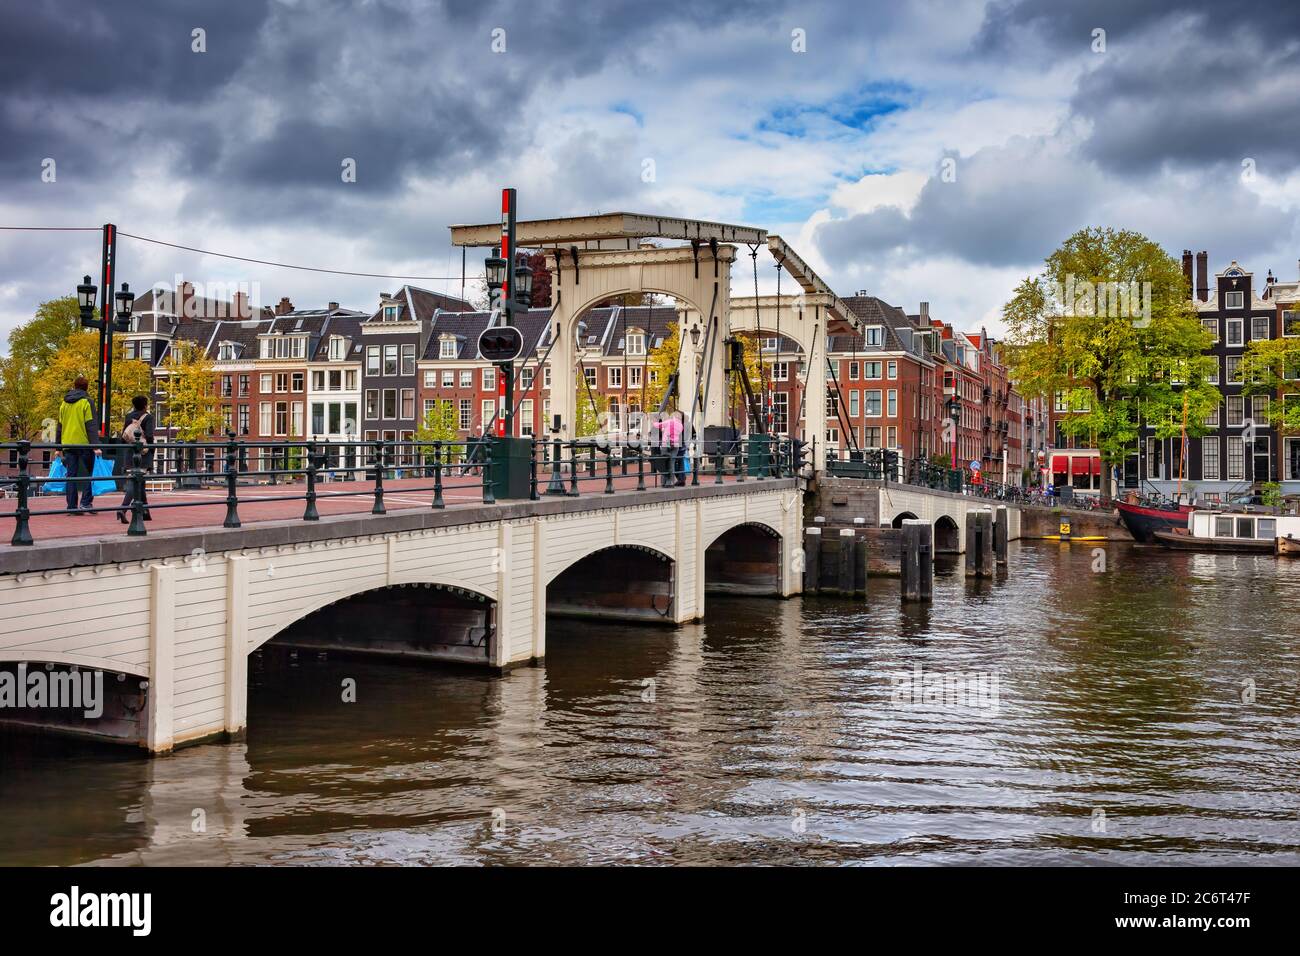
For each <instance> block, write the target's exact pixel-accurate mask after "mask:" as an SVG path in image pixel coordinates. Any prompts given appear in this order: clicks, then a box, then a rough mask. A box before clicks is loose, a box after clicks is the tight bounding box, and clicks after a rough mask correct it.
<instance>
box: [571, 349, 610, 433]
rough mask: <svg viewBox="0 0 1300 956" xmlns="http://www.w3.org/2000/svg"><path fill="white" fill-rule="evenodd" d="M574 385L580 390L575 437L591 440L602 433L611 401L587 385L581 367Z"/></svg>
mask: <svg viewBox="0 0 1300 956" xmlns="http://www.w3.org/2000/svg"><path fill="white" fill-rule="evenodd" d="M574 384H575V385H576V387H577V389H578V396H577V422H576V427H575V428H574V430H573V434H574V437H576V438H590V437H591V436H592V435H598V434H600V431H601V425H602V423H603V421H604V417H605V413H606V412H607V411H609V401H608V400H607V399H606V398H605V396H603V395H601V394H600V393H599V392H598V391H596V390H595V389H594V388H592V387H591V386H589V385H588V384H587V380H586V378H585V376H584V375H583V371H582V367H581V366H579V368H578V371H577V375H576V378H575V381H574Z"/></svg>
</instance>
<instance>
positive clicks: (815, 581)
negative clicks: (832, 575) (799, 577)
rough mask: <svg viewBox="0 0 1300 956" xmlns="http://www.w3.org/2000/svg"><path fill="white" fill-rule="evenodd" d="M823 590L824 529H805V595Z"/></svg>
mask: <svg viewBox="0 0 1300 956" xmlns="http://www.w3.org/2000/svg"><path fill="white" fill-rule="evenodd" d="M821 589H822V529H821V528H805V529H804V542H803V593H804V594H816V593H817V592H818V591H820V590H821Z"/></svg>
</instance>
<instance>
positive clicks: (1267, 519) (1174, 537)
mask: <svg viewBox="0 0 1300 956" xmlns="http://www.w3.org/2000/svg"><path fill="white" fill-rule="evenodd" d="M1154 537H1155V540H1156V541H1157V542H1158V543H1159V544H1162V545H1164V546H1165V547H1166V548H1173V549H1175V550H1178V551H1208V552H1214V551H1225V552H1246V553H1256V554H1273V553H1274V552H1275V551H1278V550H1279V549H1280V545H1279V543H1278V542H1279V541H1280V540H1295V539H1297V538H1300V515H1272V514H1250V513H1242V512H1236V511H1201V510H1194V511H1192V512H1191V513H1190V514H1189V515H1188V516H1187V527H1186V529H1184V530H1179V531H1156V532H1154Z"/></svg>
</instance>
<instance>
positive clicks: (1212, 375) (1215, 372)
mask: <svg viewBox="0 0 1300 956" xmlns="http://www.w3.org/2000/svg"><path fill="white" fill-rule="evenodd" d="M1210 358H1211V359H1213V362H1214V366H1213V368H1207V369H1206V370H1205V380H1206V381H1207V382H1209V383H1210V384H1211V385H1218V384H1219V357H1218V356H1217V355H1212V356H1210Z"/></svg>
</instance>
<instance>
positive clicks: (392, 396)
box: [383, 388, 397, 419]
mask: <svg viewBox="0 0 1300 956" xmlns="http://www.w3.org/2000/svg"><path fill="white" fill-rule="evenodd" d="M383 418H384V419H395V418H397V389H395V388H386V389H384V408H383Z"/></svg>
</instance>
